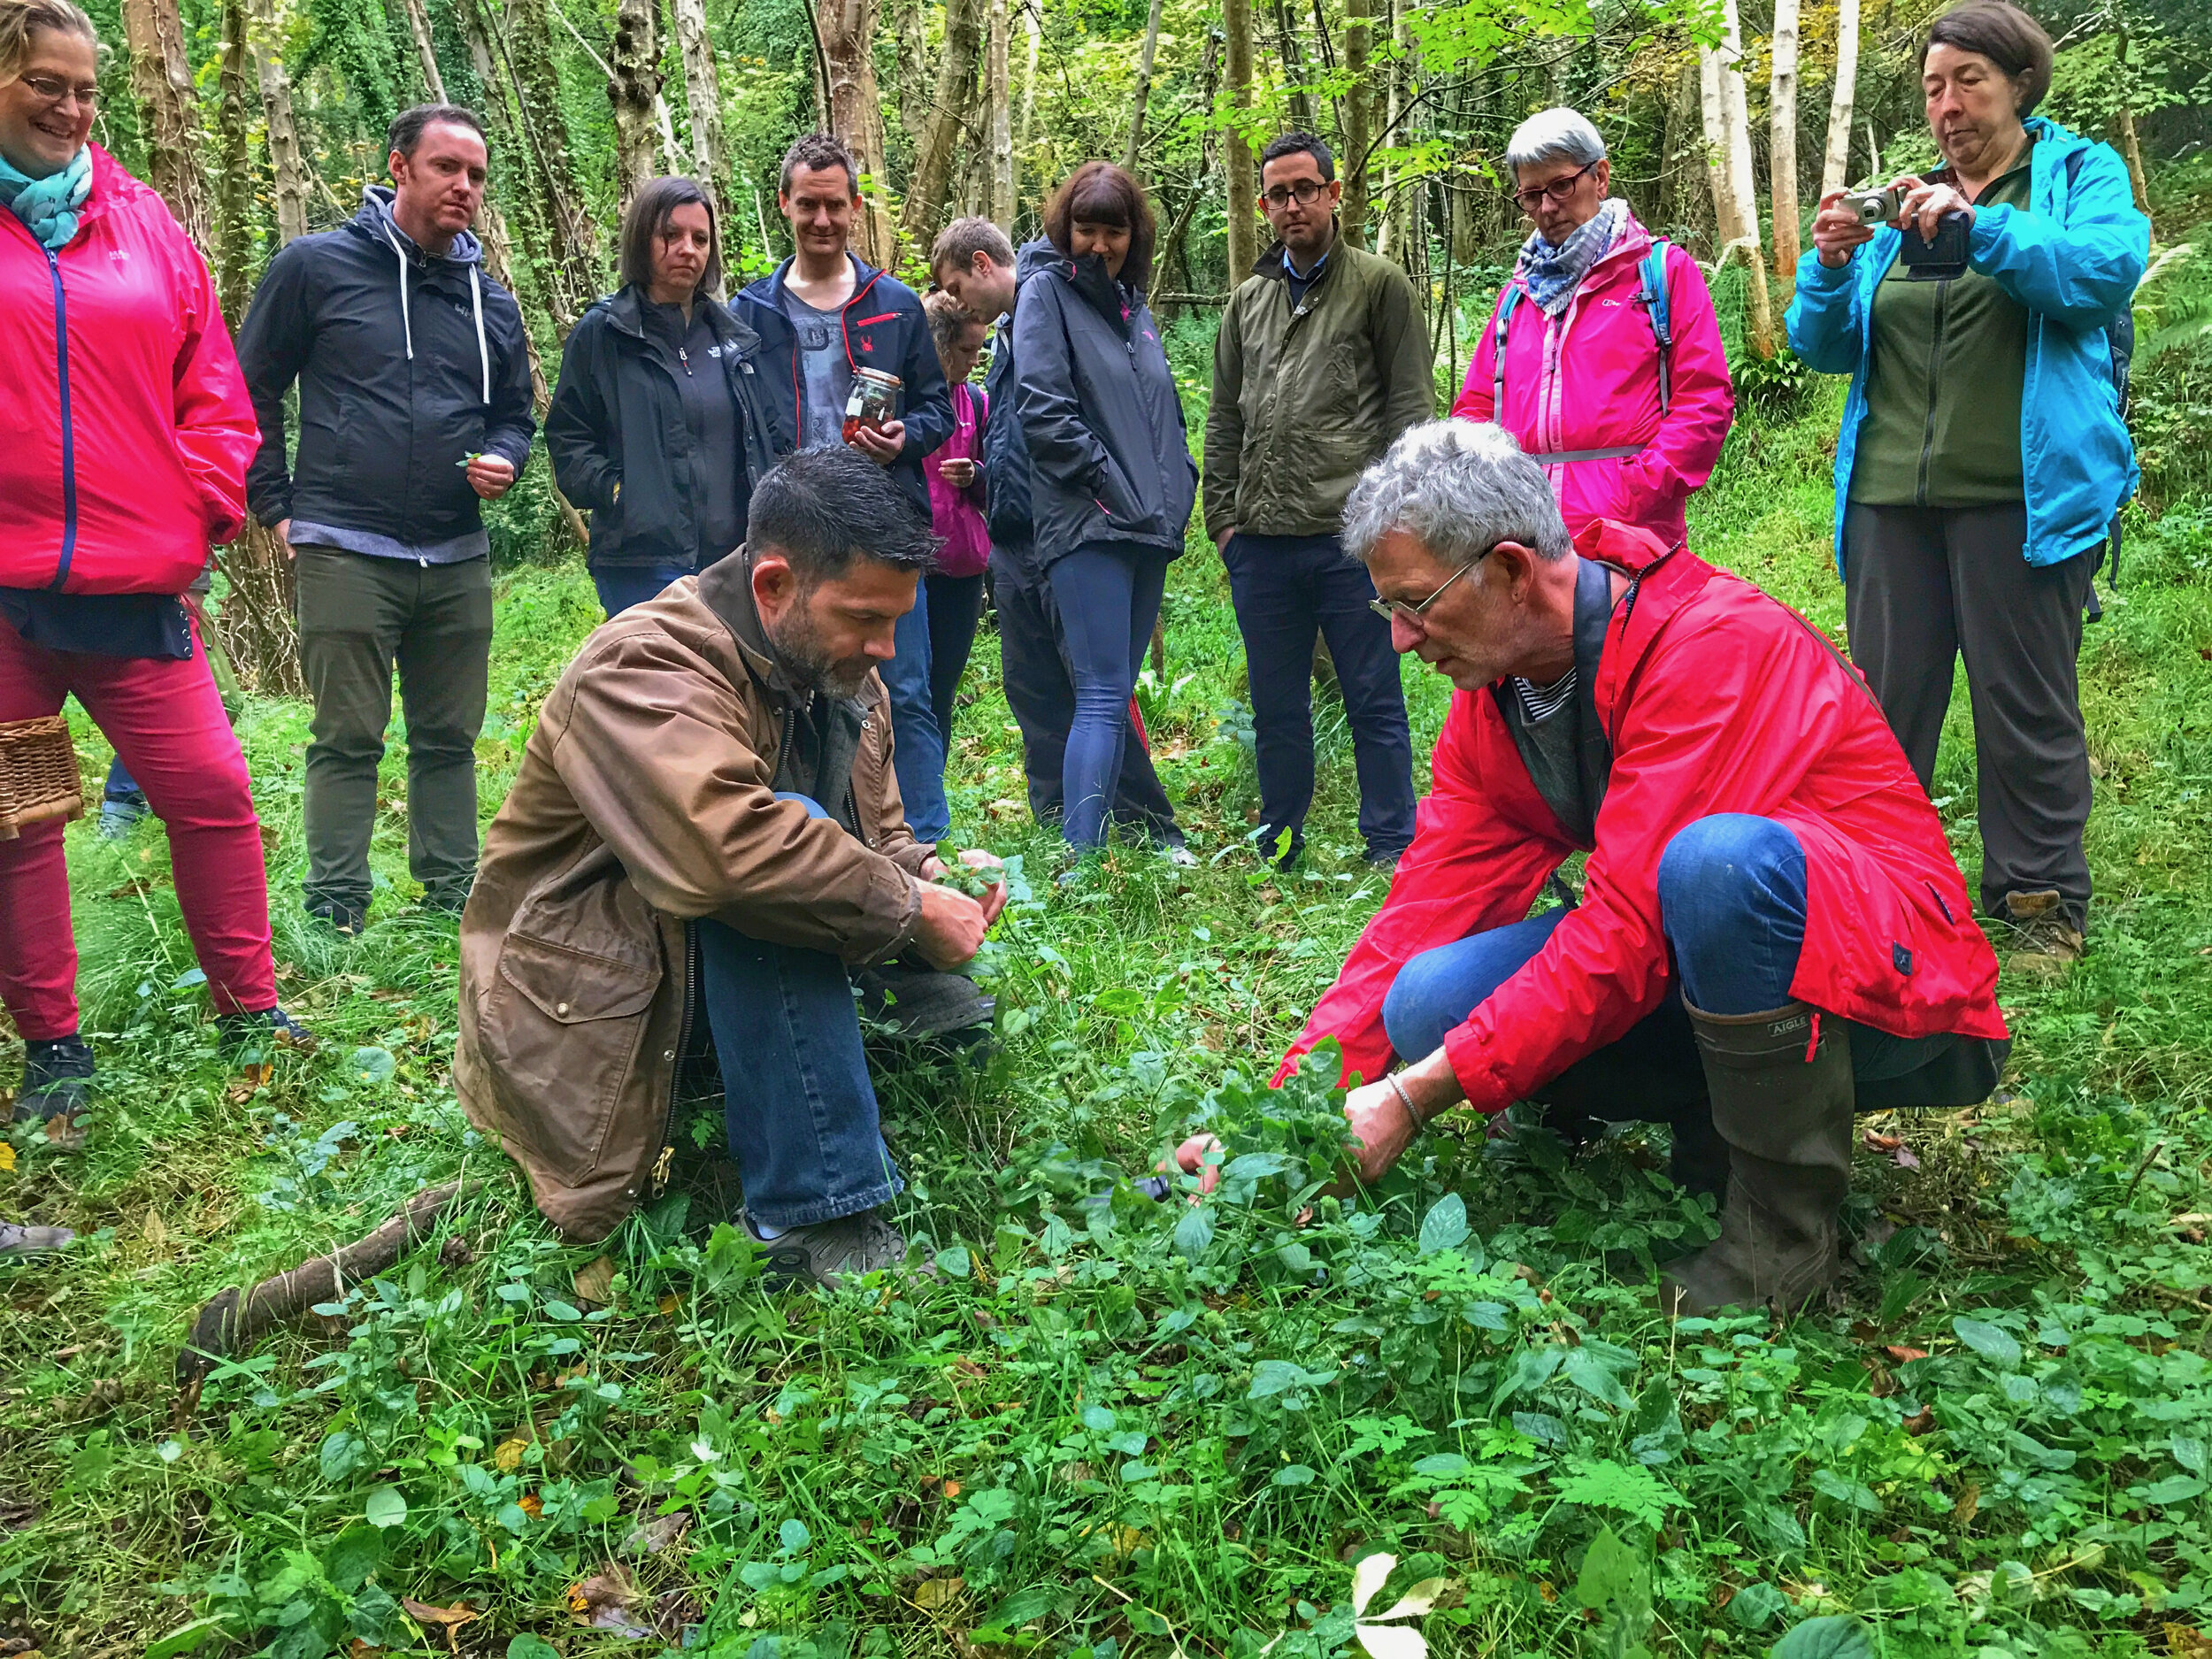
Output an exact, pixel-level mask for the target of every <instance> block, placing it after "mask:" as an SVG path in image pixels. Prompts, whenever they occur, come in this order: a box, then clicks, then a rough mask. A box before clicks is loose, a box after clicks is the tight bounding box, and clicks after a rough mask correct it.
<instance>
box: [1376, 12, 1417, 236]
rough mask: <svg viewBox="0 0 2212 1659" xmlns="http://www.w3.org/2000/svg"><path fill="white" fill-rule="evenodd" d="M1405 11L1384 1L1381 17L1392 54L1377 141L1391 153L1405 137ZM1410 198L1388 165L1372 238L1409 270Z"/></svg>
mask: <svg viewBox="0 0 2212 1659" xmlns="http://www.w3.org/2000/svg"><path fill="white" fill-rule="evenodd" d="M1408 11H1409V7H1408V5H1407V4H1406V0H1386V4H1385V12H1384V15H1385V16H1386V17H1387V18H1388V19H1389V20H1390V21H1389V34H1390V39H1391V43H1392V46H1393V48H1394V50H1393V51H1392V54H1391V58H1390V62H1389V65H1388V66H1387V67H1386V69H1385V70H1384V72H1383V73H1384V80H1385V83H1386V86H1387V88H1388V89H1389V90H1388V93H1387V96H1386V101H1385V103H1384V104H1383V128H1382V132H1381V134H1379V139H1380V141H1381V142H1382V143H1383V144H1384V145H1385V146H1386V148H1389V149H1393V150H1395V149H1399V148H1401V147H1402V146H1403V145H1404V144H1405V143H1406V142H1407V134H1405V133H1404V132H1403V131H1402V130H1401V128H1402V127H1403V125H1404V123H1405V120H1406V73H1405V70H1406V63H1407V60H1408V57H1409V52H1410V50H1411V42H1410V38H1409V35H1408V34H1407V32H1406V17H1407V12H1408ZM1412 195H1413V193H1412V191H1411V190H1409V189H1408V188H1406V186H1405V182H1404V180H1403V179H1402V177H1401V176H1400V170H1399V169H1398V167H1396V166H1395V165H1392V166H1389V167H1386V168H1385V169H1384V172H1383V196H1384V197H1385V205H1384V207H1383V211H1382V224H1381V226H1380V227H1379V231H1378V234H1377V235H1376V237H1375V251H1376V252H1377V253H1379V254H1380V255H1381V256H1382V257H1384V258H1386V259H1394V260H1396V261H1397V262H1398V263H1399V264H1400V265H1405V266H1407V267H1408V268H1410V264H1411V254H1410V252H1409V242H1410V227H1411V225H1412V213H1413V202H1412Z"/></svg>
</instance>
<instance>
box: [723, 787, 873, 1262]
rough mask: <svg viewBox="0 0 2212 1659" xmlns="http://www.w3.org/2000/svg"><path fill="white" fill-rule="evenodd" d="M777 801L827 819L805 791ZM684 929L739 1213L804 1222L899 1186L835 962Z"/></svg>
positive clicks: (727, 932)
mask: <svg viewBox="0 0 2212 1659" xmlns="http://www.w3.org/2000/svg"><path fill="white" fill-rule="evenodd" d="M778 798H779V799H781V800H787V801H800V802H803V803H805V805H806V807H807V810H808V812H809V814H810V816H812V817H815V818H821V817H824V816H826V814H825V813H824V812H823V810H822V809H821V807H820V806H818V804H816V803H814V802H812V801H810V800H807V798H806V797H805V796H804V795H780V796H779V797H778ZM692 927H693V929H694V930H695V938H696V940H697V943H698V949H699V963H700V969H701V972H700V990H701V994H702V1000H703V1002H705V1005H706V1016H707V1025H708V1028H709V1030H710V1031H711V1032H712V1033H713V1036H714V1048H715V1056H716V1058H717V1059H718V1061H719V1062H720V1064H721V1069H722V1102H723V1122H724V1125H725V1128H726V1132H727V1133H728V1136H729V1143H730V1156H731V1158H732V1159H733V1160H734V1161H735V1163H736V1164H737V1167H738V1173H739V1175H740V1176H741V1179H743V1181H744V1184H745V1209H746V1212H747V1213H748V1214H749V1215H750V1216H751V1217H753V1219H755V1220H756V1221H763V1222H765V1223H767V1224H768V1225H770V1226H772V1227H803V1226H807V1225H811V1224H812V1223H815V1222H818V1221H830V1220H833V1219H835V1218H836V1217H839V1216H849V1215H854V1214H856V1213H857V1212H859V1211H861V1210H873V1209H875V1208H876V1207H877V1206H878V1205H879V1204H885V1203H888V1202H890V1201H891V1199H892V1198H893V1197H894V1196H895V1195H896V1194H897V1193H898V1191H899V1189H900V1187H901V1184H902V1183H901V1182H900V1179H899V1172H898V1171H897V1169H896V1168H895V1166H894V1165H893V1164H892V1162H891V1154H890V1150H889V1148H887V1147H886V1146H885V1145H884V1144H883V1132H882V1129H881V1126H880V1125H879V1119H878V1116H877V1109H876V1091H875V1086H874V1085H873V1084H872V1083H871V1082H870V1081H869V1078H868V1062H867V1057H866V1056H865V1055H864V1053H863V1052H862V1049H861V1042H860V1016H859V1013H858V1011H857V1010H856V1008H855V1006H854V1003H853V987H852V980H851V979H850V978H849V976H848V975H847V973H846V972H845V964H843V963H841V962H840V961H839V960H838V959H837V958H836V957H835V956H830V955H828V954H827V953H826V952H823V951H818V950H801V949H795V948H794V947H791V946H788V945H771V944H766V943H764V942H763V941H760V940H757V939H751V938H748V937H747V936H746V935H745V934H743V933H739V932H738V931H737V930H736V929H735V928H733V927H728V926H724V925H723V924H722V923H720V922H717V921H713V920H711V919H705V918H703V919H701V920H699V921H696V922H694V923H693V924H692Z"/></svg>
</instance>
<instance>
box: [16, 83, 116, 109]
mask: <svg viewBox="0 0 2212 1659" xmlns="http://www.w3.org/2000/svg"><path fill="white" fill-rule="evenodd" d="M18 79H19V80H20V81H22V82H23V84H24V85H25V86H27V87H28V88H30V89H31V91H32V92H33V93H34V94H35V96H38V97H41V98H43V99H44V100H45V101H46V102H47V103H49V104H56V105H59V104H66V103H67V102H68V101H69V95H70V94H71V93H74V94H76V96H77V102H78V103H79V104H82V105H83V106H84V107H85V108H86V109H90V108H92V106H93V105H94V104H97V103H99V101H100V88H98V87H96V86H92V85H84V86H72V85H71V84H70V83H69V82H68V81H63V80H60V79H58V78H57V77H56V76H53V75H21V76H19V77H18Z"/></svg>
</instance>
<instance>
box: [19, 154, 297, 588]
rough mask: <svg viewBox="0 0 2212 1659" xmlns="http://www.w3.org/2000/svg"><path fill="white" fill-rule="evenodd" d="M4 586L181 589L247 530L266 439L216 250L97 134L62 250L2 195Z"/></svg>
mask: <svg viewBox="0 0 2212 1659" xmlns="http://www.w3.org/2000/svg"><path fill="white" fill-rule="evenodd" d="M0 431H4V432H5V433H6V434H7V440H6V442H5V443H4V444H0V588H58V589H60V590H62V591H64V592H66V593H81V594H176V593H182V592H183V591H184V589H185V588H186V587H187V586H188V584H189V583H190V582H191V580H192V579H193V578H194V577H196V576H197V575H198V574H199V573H200V571H201V568H202V566H204V565H205V564H206V563H207V549H208V544H209V543H210V542H217V541H229V540H230V539H231V538H232V537H234V536H235V535H236V534H238V531H239V528H240V526H242V524H243V523H244V522H245V515H246V467H247V465H248V464H249V463H250V461H252V459H253V457H254V451H255V450H256V449H258V448H259V447H260V444H261V434H260V432H259V430H258V429H257V427H256V426H255V425H254V418H253V405H252V403H250V402H249V401H248V400H247V397H246V384H245V380H244V378H243V377H242V375H241V374H240V373H239V371H238V356H237V353H236V352H235V351H234V350H233V349H232V348H231V341H230V330H229V329H228V328H227V326H225V325H224V322H223V313H222V311H221V309H220V307H219V306H218V305H217V303H216V301H215V287H214V284H213V283H212V282H211V281H210V280H209V279H208V274H207V263H206V261H205V260H204V259H202V258H201V257H200V252H199V250H198V249H196V248H195V247H194V246H193V245H192V242H191V239H190V238H189V237H188V236H187V235H186V234H184V232H183V230H182V228H181V227H179V225H178V224H177V221H176V220H175V219H173V217H171V215H170V212H169V209H168V207H167V205H166V204H165V203H164V202H163V201H162V199H161V198H160V197H159V196H157V195H155V194H154V192H153V191H151V190H150V189H148V188H146V187H145V186H144V185H142V184H141V183H140V182H139V181H138V180H135V179H134V178H132V177H131V176H130V174H129V173H126V172H124V171H123V169H122V168H121V166H119V165H118V164H117V163H116V161H115V158H114V157H111V156H110V155H109V154H108V153H107V152H106V151H105V150H102V149H100V148H99V147H98V146H97V145H95V146H93V149H92V192H91V195H90V196H89V197H88V199H87V201H86V203H85V206H84V211H83V214H82V217H81V223H80V225H79V227H78V230H77V234H76V235H75V237H73V239H72V240H71V242H70V243H69V245H68V246H67V247H65V248H64V249H63V250H61V252H60V253H59V254H49V253H48V252H47V251H46V250H45V249H44V248H42V246H40V245H39V243H38V242H37V240H36V239H35V238H34V237H33V236H32V234H31V233H30V232H29V231H27V230H26V229H25V228H24V227H23V223H22V221H21V220H20V219H17V218H16V216H15V215H14V214H13V213H11V212H7V211H0Z"/></svg>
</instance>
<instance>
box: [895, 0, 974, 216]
mask: <svg viewBox="0 0 2212 1659" xmlns="http://www.w3.org/2000/svg"><path fill="white" fill-rule="evenodd" d="M982 42H983V4H982V0H945V50H944V55H943V56H942V57H941V58H939V59H938V60H937V90H936V92H935V94H934V95H933V96H932V98H931V101H930V106H929V119H928V120H927V122H926V125H925V126H924V128H923V134H922V147H921V149H920V150H917V151H916V152H915V157H914V176H913V178H912V179H911V180H910V181H909V182H908V184H907V188H906V211H905V213H904V214H903V215H902V218H901V219H900V221H899V234H900V236H901V237H902V239H905V240H909V241H911V242H915V243H917V244H918V245H919V246H920V247H921V248H923V249H924V250H926V249H927V248H928V246H929V241H930V238H931V237H932V236H933V235H935V234H937V221H938V220H939V219H941V217H942V216H943V213H944V207H945V196H946V194H947V192H948V191H949V189H950V188H951V185H952V162H953V157H954V155H955V153H956V151H957V150H958V149H959V146H960V127H961V118H962V117H963V116H964V115H965V114H966V113H967V110H968V105H969V104H970V102H971V101H972V99H973V98H974V96H975V59H976V53H977V51H978V50H979V49H980V47H981V45H982Z"/></svg>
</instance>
